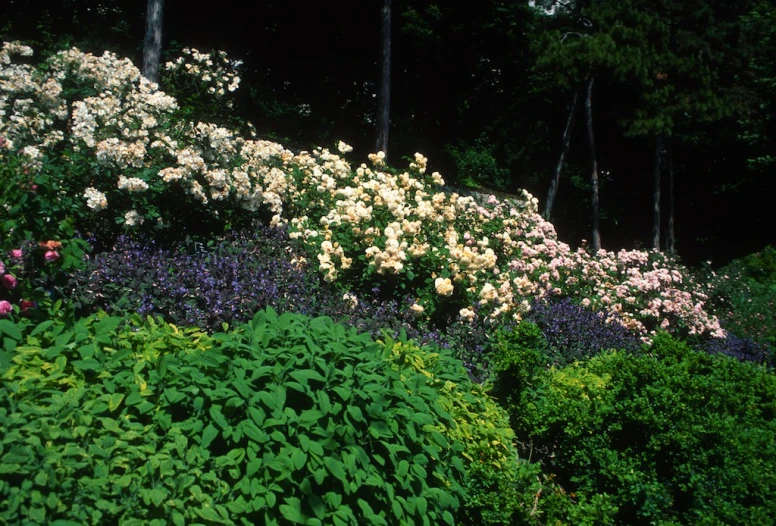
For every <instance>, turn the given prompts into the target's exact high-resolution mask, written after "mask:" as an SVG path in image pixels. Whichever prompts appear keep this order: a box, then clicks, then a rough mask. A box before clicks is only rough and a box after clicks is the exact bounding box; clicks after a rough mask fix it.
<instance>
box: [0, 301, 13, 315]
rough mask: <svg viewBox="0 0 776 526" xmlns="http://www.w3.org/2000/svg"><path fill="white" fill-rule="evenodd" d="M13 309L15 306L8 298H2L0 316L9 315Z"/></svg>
mask: <svg viewBox="0 0 776 526" xmlns="http://www.w3.org/2000/svg"><path fill="white" fill-rule="evenodd" d="M12 311H13V307H11V304H10V303H9V302H7V301H6V300H0V316H8V315H9V314H11V312H12Z"/></svg>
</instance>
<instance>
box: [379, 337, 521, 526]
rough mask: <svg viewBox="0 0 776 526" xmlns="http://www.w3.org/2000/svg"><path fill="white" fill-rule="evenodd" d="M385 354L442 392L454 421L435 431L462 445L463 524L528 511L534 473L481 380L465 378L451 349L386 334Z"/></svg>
mask: <svg viewBox="0 0 776 526" xmlns="http://www.w3.org/2000/svg"><path fill="white" fill-rule="evenodd" d="M386 355H387V357H388V359H389V360H390V361H391V362H392V367H393V368H394V369H396V370H398V371H402V370H409V371H414V372H417V373H420V374H422V375H424V376H426V377H427V378H428V379H429V381H430V384H431V385H432V386H434V387H435V388H436V389H438V390H439V392H440V394H441V395H440V398H439V404H440V405H441V406H442V408H443V410H444V411H446V412H448V413H450V415H451V416H452V419H453V422H454V425H452V426H449V427H442V426H436V427H435V428H431V429H432V432H433V433H438V434H441V435H442V436H443V437H445V439H446V440H449V441H451V442H460V443H461V444H463V447H464V449H463V451H462V453H461V455H462V456H463V457H464V461H463V463H464V465H465V468H466V484H465V489H466V497H465V499H464V502H463V506H462V508H461V510H460V511H459V515H458V518H457V522H458V523H459V524H512V523H513V521H515V520H517V519H518V518H521V517H524V516H527V508H528V507H529V506H530V504H531V503H530V502H528V503H527V504H526V500H527V499H526V498H525V497H524V495H523V493H524V492H525V488H526V487H530V486H531V485H532V480H533V477H534V474H533V472H532V470H531V469H530V468H528V467H527V462H525V461H523V460H520V459H518V457H517V450H516V449H515V446H514V438H515V436H514V432H513V431H512V429H511V428H510V427H509V417H508V415H507V413H506V411H504V409H502V408H501V407H500V406H499V405H498V404H497V403H496V402H495V401H494V400H493V398H491V397H490V396H489V395H488V394H487V393H486V392H485V388H484V387H483V386H482V385H480V384H475V383H472V382H471V381H469V379H468V378H466V373H465V371H464V370H463V368H462V367H461V362H460V361H459V360H457V359H456V358H454V357H453V356H452V353H451V351H449V350H446V349H439V348H437V349H434V348H431V347H418V346H417V345H415V344H413V343H411V342H405V341H396V342H394V341H393V340H391V339H390V338H386Z"/></svg>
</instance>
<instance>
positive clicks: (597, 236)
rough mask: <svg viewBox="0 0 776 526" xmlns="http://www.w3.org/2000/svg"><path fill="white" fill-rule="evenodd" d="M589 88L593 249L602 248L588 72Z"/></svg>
mask: <svg viewBox="0 0 776 526" xmlns="http://www.w3.org/2000/svg"><path fill="white" fill-rule="evenodd" d="M586 80H587V89H586V97H585V125H586V127H587V141H588V143H589V145H590V161H591V164H592V166H591V173H590V186H591V187H592V195H591V204H592V209H593V251H594V252H598V251H599V250H601V232H600V229H599V225H598V215H599V214H598V161H597V160H596V155H595V137H594V135H593V75H592V74H591V73H588V74H587V79H586Z"/></svg>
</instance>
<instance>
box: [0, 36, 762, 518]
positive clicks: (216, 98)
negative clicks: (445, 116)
mask: <svg viewBox="0 0 776 526" xmlns="http://www.w3.org/2000/svg"><path fill="white" fill-rule="evenodd" d="M31 53H32V50H31V49H29V48H27V47H25V46H23V45H21V44H18V43H6V44H4V45H3V48H2V51H0V108H2V110H3V111H4V112H5V113H4V114H3V119H2V121H0V161H2V164H0V176H1V177H2V184H0V203H3V204H2V207H3V215H2V216H0V235H2V238H0V249H2V250H0V280H2V281H1V282H0V338H2V354H0V377H2V378H3V385H2V390H3V396H2V400H3V402H2V403H3V404H4V405H2V406H0V419H1V420H0V425H2V428H3V431H4V437H5V438H4V439H3V441H2V442H1V443H0V448H1V449H0V492H2V494H3V496H4V499H6V501H7V502H8V503H9V507H8V510H7V512H4V513H6V515H3V518H4V519H5V520H8V521H14V520H17V519H18V518H19V517H22V516H25V517H30V518H31V519H30V520H34V521H37V522H48V521H50V520H53V519H57V518H61V519H71V520H87V521H88V520H91V521H93V522H94V523H105V522H120V523H131V522H133V521H147V522H152V521H157V522H159V523H160V524H161V523H167V522H171V521H172V522H174V523H183V522H191V521H199V522H205V523H230V522H234V523H241V522H242V523H254V522H256V521H258V522H263V523H266V524H271V523H273V521H274V522H278V523H280V522H286V523H287V522H291V523H305V524H319V523H325V524H329V523H334V524H362V523H375V524H377V523H383V522H384V523H389V524H391V523H410V524H416V523H417V524H422V523H428V524H438V523H453V522H459V523H462V524H512V523H536V524H549V523H570V524H595V523H602V524H609V523H612V522H618V523H625V524H627V523H634V522H639V521H647V522H650V521H651V522H657V523H659V522H663V523H676V522H679V523H696V522H704V521H705V522H710V523H714V522H725V523H736V521H743V522H740V523H742V524H744V523H747V522H746V521H749V520H751V521H755V522H757V521H759V520H761V519H762V518H763V517H768V516H770V515H772V514H773V511H774V510H773V509H772V506H773V505H772V504H771V503H772V502H774V500H773V499H772V495H771V492H772V489H773V488H774V487H776V485H774V481H773V480H772V477H771V475H770V473H772V472H773V469H772V468H773V464H774V458H776V457H775V456H774V451H773V448H772V447H770V446H769V445H768V443H767V441H768V440H770V441H771V442H774V440H773V439H774V431H775V430H774V428H773V425H772V420H773V413H774V388H773V373H772V369H771V368H770V366H771V365H772V356H773V355H772V349H773V331H774V329H773V323H772V322H773V320H772V318H771V317H769V314H768V313H769V312H771V311H772V309H771V310H768V311H763V309H764V308H766V307H767V306H768V305H770V306H771V307H772V300H773V298H772V294H770V293H771V292H772V288H773V283H774V279H773V275H772V273H771V272H769V271H768V270H767V269H769V268H772V267H773V265H772V262H771V263H769V261H771V259H772V249H769V250H768V251H765V252H764V253H763V254H761V255H759V256H756V257H757V258H759V259H758V260H757V261H755V260H754V259H752V260H746V261H742V262H739V263H736V264H735V265H734V266H733V267H731V268H730V269H728V270H726V271H725V273H724V274H722V275H721V276H722V277H720V278H719V279H707V278H705V277H698V276H696V275H695V274H694V273H692V272H689V271H688V270H687V269H686V268H684V267H683V266H682V265H681V264H680V262H678V261H675V260H673V259H671V258H669V257H667V256H665V255H663V254H660V253H655V252H645V251H619V252H611V251H604V250H601V251H599V252H598V253H595V254H593V253H590V252H589V251H587V250H585V249H584V248H582V249H579V250H576V251H572V250H571V249H570V248H569V246H568V245H566V244H564V243H562V242H561V241H560V240H558V239H557V236H556V235H555V232H554V228H553V227H552V225H551V224H550V223H548V222H546V221H544V220H543V219H542V218H541V217H540V216H539V215H538V214H537V208H536V200H535V199H534V198H533V197H531V196H530V195H529V194H527V193H523V194H520V195H519V196H518V197H510V198H504V199H499V198H497V197H496V196H492V195H491V196H478V195H464V194H465V193H464V192H461V193H458V192H456V191H455V189H450V188H448V187H446V186H445V185H444V180H443V178H442V176H441V175H440V174H438V173H436V172H432V173H431V174H429V173H428V160H427V159H426V158H425V157H424V156H423V155H422V154H420V153H418V154H416V155H415V156H414V157H413V158H410V159H406V161H407V164H408V166H407V168H406V169H398V168H395V167H391V166H387V165H386V164H385V162H384V157H383V156H382V155H381V154H380V153H379V152H378V153H376V154H372V155H370V156H369V159H368V161H369V162H368V163H362V164H359V165H355V164H351V161H350V160H349V159H348V157H347V156H348V154H349V153H350V150H351V149H350V147H349V146H348V145H347V144H344V143H339V144H337V145H336V148H333V149H332V150H329V149H326V148H322V147H318V148H313V149H311V150H310V151H309V152H304V151H301V152H292V151H290V150H288V149H286V148H284V147H283V146H282V145H279V144H276V143H272V142H269V141H262V140H257V139H255V138H245V135H244V134H242V133H241V132H240V131H239V129H238V127H237V124H241V123H238V122H237V121H235V120H233V119H231V118H230V117H229V111H228V110H229V104H228V100H227V98H226V95H227V94H228V93H229V91H230V90H231V89H232V88H236V86H237V85H238V84H239V79H238V78H237V77H235V76H234V74H233V72H230V71H229V70H228V64H229V62H228V60H226V59H225V58H224V57H223V56H222V55H220V54H219V55H217V56H214V57H213V58H212V60H211V61H210V62H208V60H206V58H205V57H206V55H203V54H200V53H199V52H196V51H194V50H188V51H187V52H186V53H185V54H184V56H183V57H182V59H181V60H180V61H177V62H173V63H171V65H170V66H169V71H168V77H167V82H168V85H166V86H165V85H163V86H162V88H168V89H170V93H175V95H176V97H173V96H171V95H170V94H168V93H166V92H164V91H162V90H161V89H159V86H156V85H154V84H152V83H150V82H148V81H147V80H146V79H144V78H143V77H141V76H140V74H139V72H138V71H137V69H136V68H135V67H134V66H133V65H132V64H131V63H130V62H129V61H127V60H122V59H120V58H118V57H116V56H115V55H112V54H110V53H106V54H105V55H103V56H101V57H98V56H94V55H90V54H85V53H82V52H80V51H79V50H77V49H71V50H68V51H64V52H61V53H58V54H56V55H54V56H52V57H50V58H47V59H45V60H43V61H40V62H36V60H35V59H34V58H33V57H32V56H31ZM186 64H189V65H191V67H187V66H186ZM173 81H174V83H172V84H170V82H173ZM186 86H188V88H186ZM192 86H193V87H195V88H196V89H194V88H192ZM210 88H213V90H210ZM185 89H189V90H190V91H188V92H187V93H183V92H182V91H181V90H185ZM228 126H232V127H231V128H230V127H228ZM240 129H248V130H249V127H245V126H241V127H240ZM335 152H336V153H335ZM769 258H770V259H769ZM763 269H765V270H763ZM724 276H734V278H733V279H731V278H729V277H728V278H725V277H724ZM739 285H746V287H743V286H739ZM276 312H280V315H277V314H276ZM764 312H765V313H764ZM718 315H719V317H718ZM145 316H148V317H147V318H145ZM155 316H156V317H155ZM321 316H326V318H321ZM332 320H333V321H332ZM728 331H729V332H728ZM669 335H670V336H669ZM683 342H684V343H683ZM472 380H475V381H476V382H473V381H472ZM491 395H493V396H494V397H496V399H497V400H498V402H499V403H500V404H501V405H498V404H497V403H496V402H495V401H494V399H493V398H491ZM735 396H739V397H740V398H741V400H743V402H742V403H743V406H738V405H736V403H734V399H735ZM707 412H708V413H709V415H710V416H708V415H707V416H708V418H709V422H710V423H709V426H708V428H703V422H705V420H704V418H707V416H704V415H706V414H707ZM704 429H706V430H704ZM685 439H686V443H685V442H683V440H685ZM49 443H51V444H52V445H51V447H48V446H47V444H49ZM143 466H145V467H143ZM33 473H34V474H35V475H34V476H33ZM39 473H40V474H39ZM712 488H717V490H719V491H717V490H713V491H714V495H715V496H716V497H715V498H716V500H715V501H714V502H713V503H711V504H709V502H710V499H712V497H711V494H712ZM744 519H746V520H744Z"/></svg>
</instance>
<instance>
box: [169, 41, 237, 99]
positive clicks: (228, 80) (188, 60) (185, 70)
mask: <svg viewBox="0 0 776 526" xmlns="http://www.w3.org/2000/svg"><path fill="white" fill-rule="evenodd" d="M182 53H183V55H182V56H180V57H178V58H177V59H176V60H174V61H171V62H167V63H166V64H165V65H164V69H165V70H166V71H167V72H169V73H170V74H172V75H173V76H175V75H185V76H190V77H192V78H194V79H196V81H197V83H201V84H202V86H203V88H204V91H207V92H208V93H210V94H212V95H215V96H219V97H220V96H223V95H225V94H226V92H227V91H229V92H233V91H235V90H236V89H237V88H238V87H239V85H240V77H239V76H238V75H237V72H236V71H235V67H236V64H237V62H233V61H230V60H229V59H228V58H227V56H226V53H224V52H223V51H213V52H212V53H200V52H199V51H197V50H196V49H193V48H184V49H183V51H182Z"/></svg>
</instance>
